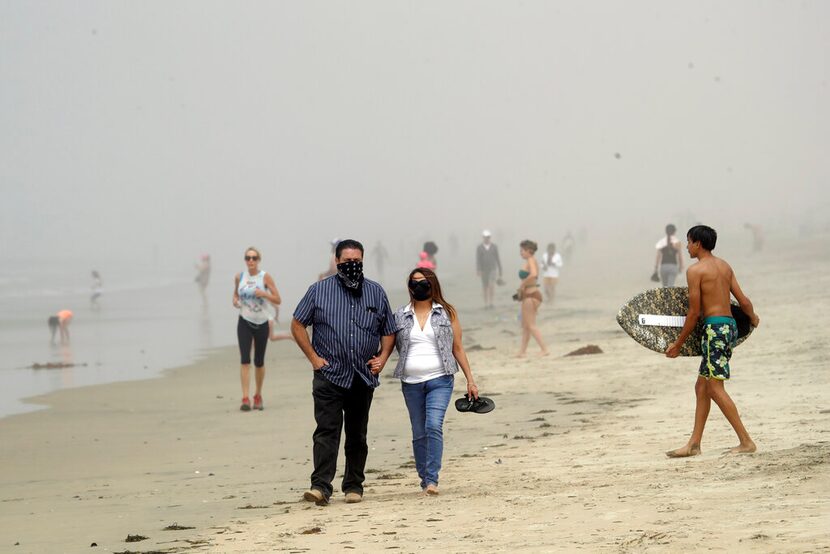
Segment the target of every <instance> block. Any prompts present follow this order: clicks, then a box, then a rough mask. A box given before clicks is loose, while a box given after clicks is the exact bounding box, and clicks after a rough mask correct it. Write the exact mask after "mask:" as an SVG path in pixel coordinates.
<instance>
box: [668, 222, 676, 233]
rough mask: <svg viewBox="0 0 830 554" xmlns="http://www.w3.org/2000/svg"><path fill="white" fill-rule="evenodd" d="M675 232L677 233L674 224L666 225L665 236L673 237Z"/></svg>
mask: <svg viewBox="0 0 830 554" xmlns="http://www.w3.org/2000/svg"><path fill="white" fill-rule="evenodd" d="M675 231H677V227H675V226H674V224H672V223H669V224H668V225H666V234H667V235H673V234H674V233H675Z"/></svg>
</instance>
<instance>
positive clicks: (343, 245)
mask: <svg viewBox="0 0 830 554" xmlns="http://www.w3.org/2000/svg"><path fill="white" fill-rule="evenodd" d="M347 248H354V249H356V250H360V256H361V257H362V256H363V245H362V244H360V243H359V242H357V241H356V240H353V239H346V240H341V241H340V242H338V243H337V248H335V249H334V257H335V258H337V259H338V260H339V259H340V254H342V253H343V250H345V249H347Z"/></svg>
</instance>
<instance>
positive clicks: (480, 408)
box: [455, 396, 496, 414]
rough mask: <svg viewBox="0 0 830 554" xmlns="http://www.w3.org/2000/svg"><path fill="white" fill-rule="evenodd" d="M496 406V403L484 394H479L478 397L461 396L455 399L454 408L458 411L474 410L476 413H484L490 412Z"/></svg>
mask: <svg viewBox="0 0 830 554" xmlns="http://www.w3.org/2000/svg"><path fill="white" fill-rule="evenodd" d="M495 407H496V403H495V402H493V401H492V400H491V399H489V398H487V397H486V396H479V397H478V398H467V397H466V396H462V397H461V398H459V399H458V400H456V401H455V409H456V410H458V411H459V412H475V413H477V414H486V413H488V412H492V411H493V410H494V409H495Z"/></svg>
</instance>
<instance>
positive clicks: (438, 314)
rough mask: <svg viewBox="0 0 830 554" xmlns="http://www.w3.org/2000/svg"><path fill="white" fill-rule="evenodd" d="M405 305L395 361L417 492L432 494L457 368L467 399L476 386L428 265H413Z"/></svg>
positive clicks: (398, 316)
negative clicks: (406, 415)
mask: <svg viewBox="0 0 830 554" xmlns="http://www.w3.org/2000/svg"><path fill="white" fill-rule="evenodd" d="M407 286H408V289H409V304H407V305H406V306H403V307H401V308H400V309H399V310H398V311H397V312H395V328H396V329H397V334H396V338H395V343H396V346H397V348H398V365H397V367H396V368H395V374H394V376H395V377H397V378H398V379H400V380H401V391H402V392H403V397H404V401H405V402H406V408H407V411H408V412H409V422H410V424H411V426H412V450H413V452H414V455H415V469H416V470H417V472H418V477H420V478H421V490H423V491H424V492H426V493H427V494H429V495H436V494H438V472H439V471H441V458H442V455H443V452H444V431H443V426H444V416H445V415H446V413H447V406H448V405H449V403H450V397H451V396H452V389H453V384H454V382H455V374H456V373H458V367H459V366H461V370H462V371H463V372H464V377H465V378H466V380H467V396H468V398H478V387H476V384H475V381H474V380H473V372H472V369H470V362H469V360H468V359H467V354H466V353H465V352H464V347H463V346H462V345H461V324H460V323H459V321H458V314H457V312H456V311H455V308H454V307H453V306H452V305H451V304H450V303H449V302H447V301H446V300H444V297H443V295H442V294H441V285H440V283H439V282H438V277H437V276H436V275H435V273H434V272H433V271H431V270H429V269H414V270H412V271H411V272H410V273H409V278H408V279H407Z"/></svg>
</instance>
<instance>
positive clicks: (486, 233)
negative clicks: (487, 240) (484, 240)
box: [481, 229, 492, 237]
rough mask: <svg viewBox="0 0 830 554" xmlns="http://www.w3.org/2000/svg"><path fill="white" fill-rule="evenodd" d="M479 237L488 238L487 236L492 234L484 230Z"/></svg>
mask: <svg viewBox="0 0 830 554" xmlns="http://www.w3.org/2000/svg"><path fill="white" fill-rule="evenodd" d="M481 236H482V237H489V236H492V234H491V233H490V231H488V230H487V229H485V230H483V231H482V232H481Z"/></svg>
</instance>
